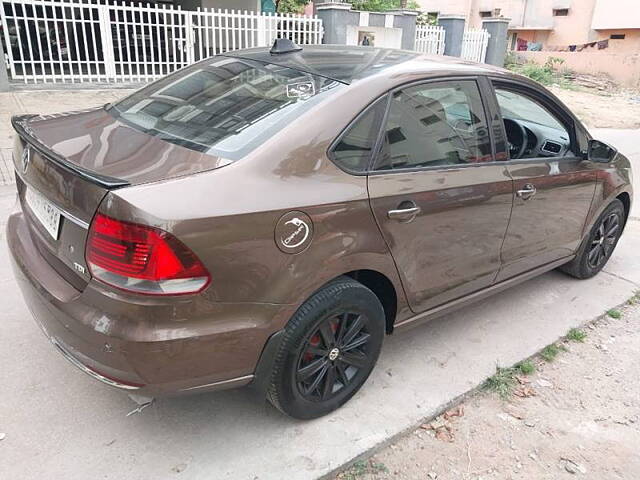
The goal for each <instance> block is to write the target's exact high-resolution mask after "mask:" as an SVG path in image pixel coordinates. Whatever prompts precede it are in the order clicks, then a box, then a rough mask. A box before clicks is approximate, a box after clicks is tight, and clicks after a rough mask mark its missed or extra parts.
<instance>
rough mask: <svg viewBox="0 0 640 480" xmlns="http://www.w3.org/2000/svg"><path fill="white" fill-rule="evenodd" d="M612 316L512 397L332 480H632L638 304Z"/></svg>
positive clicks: (437, 423) (482, 405)
mask: <svg viewBox="0 0 640 480" xmlns="http://www.w3.org/2000/svg"><path fill="white" fill-rule="evenodd" d="M618 312H619V313H621V314H622V315H621V317H620V318H617V319H616V318H612V317H611V316H609V315H605V316H603V317H602V318H600V319H598V320H596V321H595V322H593V323H591V324H589V325H587V326H586V327H584V328H582V329H581V330H582V331H583V332H584V333H586V338H585V339H584V341H583V342H579V341H575V340H574V341H570V340H565V341H562V342H559V343H558V345H559V346H560V349H561V351H560V353H559V354H558V356H557V357H556V358H555V360H553V361H551V362H547V361H545V360H543V359H542V358H541V357H536V358H535V359H532V362H533V363H534V365H535V366H536V371H535V372H534V373H532V374H531V375H528V376H523V375H519V376H518V378H519V379H520V381H518V382H516V385H517V387H516V389H515V393H516V394H517V395H516V394H511V395H510V396H508V399H507V400H502V399H501V398H500V397H498V395H496V394H495V393H491V392H486V391H481V392H478V393H476V394H474V395H472V396H471V397H470V398H468V399H466V400H465V401H463V402H462V403H461V404H460V405H458V406H456V407H454V408H452V409H450V410H449V411H448V413H445V414H444V415H442V416H440V417H438V418H436V419H435V420H433V421H430V422H427V423H425V424H423V425H422V426H421V427H419V428H417V429H416V430H415V431H413V432H411V433H409V434H407V435H406V436H405V437H403V438H401V439H400V440H398V441H397V442H395V443H393V444H391V445H390V446H388V447H386V448H384V449H383V450H381V451H380V452H379V453H377V454H375V455H374V456H373V457H371V458H370V459H366V460H361V461H359V462H356V463H355V464H354V465H353V466H352V467H351V468H350V469H349V470H346V471H344V472H342V473H341V474H339V475H338V476H337V477H336V478H337V479H340V480H374V479H376V480H378V479H401V480H414V479H425V480H434V479H437V480H449V479H452V480H453V479H455V480H461V479H465V480H466V479H471V480H481V479H482V480H489V479H562V478H589V479H607V480H609V479H628V480H637V479H638V478H640V449H639V448H638V445H640V380H638V372H640V355H639V354H638V352H639V351H640V329H639V328H638V324H639V323H640V300H639V299H638V297H636V299H634V300H632V301H631V303H630V304H629V305H627V306H625V307H623V308H622V309H618V310H615V311H610V313H611V315H613V316H618ZM518 321H526V319H518ZM563 348H566V350H563ZM518 395H520V396H518Z"/></svg>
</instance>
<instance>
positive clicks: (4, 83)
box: [0, 41, 11, 92]
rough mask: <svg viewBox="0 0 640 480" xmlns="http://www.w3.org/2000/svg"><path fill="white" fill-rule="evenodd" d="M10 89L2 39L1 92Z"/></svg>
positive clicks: (0, 45) (0, 51) (0, 50)
mask: <svg viewBox="0 0 640 480" xmlns="http://www.w3.org/2000/svg"><path fill="white" fill-rule="evenodd" d="M10 89H11V87H10V86H9V76H8V75H7V64H6V62H5V61H4V47H3V45H2V41H0V92H8V91H9V90H10Z"/></svg>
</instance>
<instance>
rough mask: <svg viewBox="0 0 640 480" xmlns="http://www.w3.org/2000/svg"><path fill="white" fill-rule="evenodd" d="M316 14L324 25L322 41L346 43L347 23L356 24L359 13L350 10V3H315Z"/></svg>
mask: <svg viewBox="0 0 640 480" xmlns="http://www.w3.org/2000/svg"><path fill="white" fill-rule="evenodd" d="M314 3H315V2H314ZM316 15H318V18H320V19H321V20H322V25H323V27H324V38H323V39H322V43H328V44H339V45H346V43H347V25H358V18H359V13H358V12H353V11H351V4H350V3H342V2H325V3H319V4H316Z"/></svg>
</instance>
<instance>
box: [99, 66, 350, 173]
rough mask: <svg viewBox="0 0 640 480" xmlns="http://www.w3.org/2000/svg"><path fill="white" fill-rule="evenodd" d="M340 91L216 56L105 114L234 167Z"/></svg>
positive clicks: (313, 78)
mask: <svg viewBox="0 0 640 480" xmlns="http://www.w3.org/2000/svg"><path fill="white" fill-rule="evenodd" d="M342 86H344V84H342V83H340V82H338V81H335V80H331V79H328V78H324V77H320V76H317V75H312V74H309V73H305V72H301V71H298V70H294V69H291V68H287V67H282V66H279V65H273V64H268V63H262V62H257V61H253V60H247V59H242V58H231V57H222V56H219V57H213V58H211V59H208V60H205V61H203V62H199V63H197V64H195V65H193V66H191V67H188V68H186V69H184V70H180V71H179V72H177V73H175V74H173V75H169V76H168V77H166V78H163V79H162V80H160V81H157V82H154V83H152V84H151V85H149V86H147V87H146V88H143V89H141V90H139V91H138V92H136V93H134V94H133V95H131V96H129V97H127V98H125V99H124V100H122V101H120V102H117V103H115V104H112V105H111V106H110V107H109V108H108V111H109V112H110V113H111V114H112V115H113V116H114V117H116V118H118V119H119V120H120V121H122V122H123V123H125V124H127V125H128V126H130V127H131V128H135V129H136V130H139V131H143V132H145V133H147V134H149V135H152V136H155V137H158V138H161V139H163V140H165V141H167V142H170V143H175V144H178V145H181V146H184V147H187V148H190V149H192V150H196V151H199V152H204V153H208V154H212V155H216V156H220V157H223V158H226V159H229V160H237V159H239V158H241V157H243V156H245V155H246V154H247V153H249V152H250V151H252V150H254V149H255V148H256V147H258V146H259V145H261V144H262V143H264V142H265V141H266V140H267V139H269V138H271V137H272V136H273V135H274V134H275V133H277V132H278V130H279V129H281V128H282V127H284V126H286V125H288V124H290V123H293V122H295V121H296V119H297V117H299V116H300V115H301V114H302V113H304V112H305V111H307V110H308V109H310V108H311V107H312V106H313V105H315V104H317V103H318V102H320V101H322V100H323V99H325V98H326V97H328V96H329V95H331V94H332V93H333V91H334V90H335V89H337V88H340V87H342Z"/></svg>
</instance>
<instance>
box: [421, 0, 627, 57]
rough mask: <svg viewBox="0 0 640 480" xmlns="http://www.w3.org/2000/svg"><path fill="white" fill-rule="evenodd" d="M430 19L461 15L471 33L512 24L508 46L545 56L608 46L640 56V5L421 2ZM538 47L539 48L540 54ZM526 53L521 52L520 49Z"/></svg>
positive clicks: (547, 0)
mask: <svg viewBox="0 0 640 480" xmlns="http://www.w3.org/2000/svg"><path fill="white" fill-rule="evenodd" d="M418 3H420V6H421V7H422V10H423V11H425V12H429V13H438V14H440V15H443V14H458V15H463V16H465V17H466V20H467V25H468V26H469V27H470V28H479V27H480V26H481V25H482V20H483V18H485V17H491V16H494V15H496V14H497V15H498V16H503V17H507V18H510V19H511V21H510V23H509V46H510V48H511V49H513V50H515V49H516V48H517V46H518V39H521V41H520V45H523V43H524V42H523V40H524V41H527V42H528V43H529V42H532V43H535V44H540V46H541V47H542V49H544V50H549V49H552V50H555V49H557V48H560V49H562V48H564V47H569V46H573V45H576V46H579V45H582V44H585V43H589V42H596V41H600V40H607V39H608V40H609V42H608V44H607V46H606V48H607V49H611V50H610V51H618V52H639V51H640V0H418ZM537 47H538V45H536V46H535V47H534V48H537ZM521 48H522V47H521Z"/></svg>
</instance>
